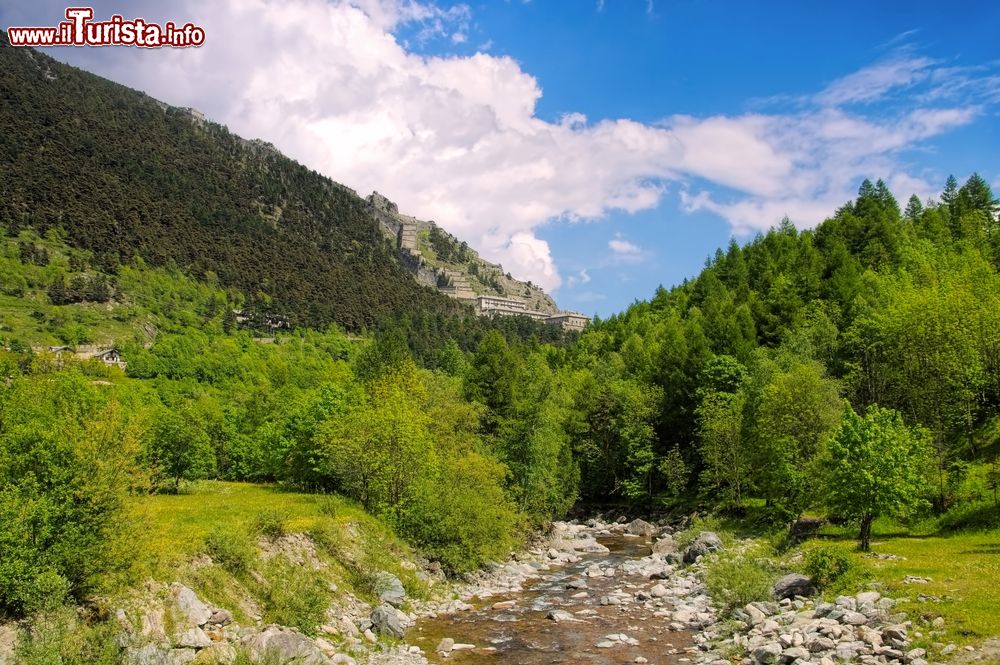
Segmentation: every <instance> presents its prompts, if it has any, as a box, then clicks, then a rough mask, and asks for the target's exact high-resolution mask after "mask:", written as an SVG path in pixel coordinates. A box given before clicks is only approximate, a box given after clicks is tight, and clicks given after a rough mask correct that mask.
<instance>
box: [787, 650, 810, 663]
mask: <svg viewBox="0 0 1000 665" xmlns="http://www.w3.org/2000/svg"><path fill="white" fill-rule="evenodd" d="M781 656H782V658H785V659H788V660H790V661H792V660H797V659H801V660H809V656H810V653H809V652H808V651H806V650H805V649H803V648H802V647H789V648H787V649H785V650H784V651H782V652H781Z"/></svg>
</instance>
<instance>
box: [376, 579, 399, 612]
mask: <svg viewBox="0 0 1000 665" xmlns="http://www.w3.org/2000/svg"><path fill="white" fill-rule="evenodd" d="M375 591H376V592H377V593H378V597H379V600H382V601H385V602H387V603H389V604H390V605H395V606H397V607H398V606H400V605H402V604H403V599H404V598H406V589H404V588H403V583H402V582H400V581H399V578H398V577H396V576H395V575H393V574H392V573H386V572H381V573H379V574H378V575H376V576H375Z"/></svg>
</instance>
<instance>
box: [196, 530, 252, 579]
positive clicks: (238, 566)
mask: <svg viewBox="0 0 1000 665" xmlns="http://www.w3.org/2000/svg"><path fill="white" fill-rule="evenodd" d="M205 552H206V553H207V554H208V555H209V556H210V557H212V560H213V561H214V562H215V563H217V564H219V565H220V566H222V567H223V568H225V569H226V570H228V571H229V572H231V573H233V574H234V575H237V574H240V573H244V572H246V571H248V570H249V569H250V566H251V565H252V564H253V560H254V550H253V544H252V543H251V542H250V539H249V538H248V537H247V536H245V535H243V534H241V533H237V532H234V531H228V530H226V529H223V528H222V527H216V528H215V529H214V530H213V531H212V532H211V533H209V534H208V536H207V537H206V538H205Z"/></svg>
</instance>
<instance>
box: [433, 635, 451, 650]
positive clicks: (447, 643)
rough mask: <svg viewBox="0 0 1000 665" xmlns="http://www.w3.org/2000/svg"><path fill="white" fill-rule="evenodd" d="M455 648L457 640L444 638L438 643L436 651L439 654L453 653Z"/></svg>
mask: <svg viewBox="0 0 1000 665" xmlns="http://www.w3.org/2000/svg"><path fill="white" fill-rule="evenodd" d="M454 648H455V640H453V639H452V638H450V637H444V638H442V639H441V641H440V642H438V645H437V649H436V651H437V652H438V653H451V650H452V649H454Z"/></svg>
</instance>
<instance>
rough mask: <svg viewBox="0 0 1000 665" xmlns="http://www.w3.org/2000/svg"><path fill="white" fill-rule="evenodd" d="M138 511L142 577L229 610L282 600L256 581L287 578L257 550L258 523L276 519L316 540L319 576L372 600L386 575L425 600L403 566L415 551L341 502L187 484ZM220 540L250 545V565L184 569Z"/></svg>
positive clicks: (270, 488) (144, 502)
mask: <svg viewBox="0 0 1000 665" xmlns="http://www.w3.org/2000/svg"><path fill="white" fill-rule="evenodd" d="M136 508H137V511H138V512H139V514H140V516H141V519H142V520H143V523H144V524H145V525H146V526H147V528H146V529H145V530H144V532H145V533H144V537H143V538H142V539H141V543H139V546H138V551H139V556H140V561H139V568H140V571H141V573H142V574H143V575H145V576H150V577H153V578H154V579H159V580H163V581H172V580H180V581H183V582H185V583H187V584H190V585H191V586H192V588H194V589H195V591H198V592H202V593H205V594H207V597H208V598H209V599H212V600H214V601H215V602H218V603H220V604H222V605H224V606H227V607H230V608H231V609H234V607H233V603H235V602H236V600H237V599H238V598H239V596H240V594H241V593H244V594H249V595H251V596H255V597H257V596H259V598H258V599H259V600H263V601H264V604H265V605H266V604H268V602H269V601H274V600H282V599H281V598H278V597H277V596H278V595H280V594H276V593H275V592H274V591H273V590H268V589H267V588H264V587H261V586H260V585H259V584H258V583H256V582H255V577H256V576H255V575H253V574H251V571H254V572H257V573H260V572H263V573H264V577H265V578H268V579H269V578H271V577H274V575H272V573H274V574H279V573H280V575H278V577H282V576H283V577H288V576H287V575H284V573H282V570H281V567H280V566H277V565H264V564H263V562H261V561H260V560H259V559H257V557H256V546H255V545H254V543H255V542H256V540H257V538H258V537H261V536H264V537H266V536H265V534H262V533H261V524H262V522H263V523H267V524H269V523H270V522H273V521H274V516H276V515H280V518H281V530H282V531H284V532H285V533H307V534H310V535H312V536H313V540H314V542H315V544H316V549H317V552H318V555H319V557H320V559H321V560H322V561H323V562H324V563H326V564H327V565H328V568H327V569H326V570H325V572H324V573H323V574H322V576H323V577H324V578H326V579H327V580H328V581H332V582H335V583H336V584H337V586H338V587H341V588H343V589H345V590H350V591H352V592H353V593H355V594H357V595H358V596H360V597H362V598H365V599H367V600H374V593H373V589H372V584H371V581H372V579H373V577H374V575H375V574H376V573H378V572H380V571H387V572H390V573H393V574H394V575H396V576H397V577H399V579H400V580H401V581H402V582H403V585H404V587H406V590H407V593H408V594H409V595H410V596H416V597H422V596H425V595H426V593H427V589H426V586H425V585H424V583H423V582H421V581H420V580H418V579H417V577H416V574H415V572H414V570H411V569H410V567H408V566H404V565H403V562H405V561H409V560H412V558H413V553H412V552H411V550H410V548H409V547H408V546H407V545H406V544H405V543H403V541H401V540H400V539H399V538H397V537H396V535H395V534H394V533H393V531H392V529H390V528H389V527H388V526H387V525H386V524H385V523H383V522H382V521H381V520H379V519H377V518H375V517H373V516H371V515H369V514H368V513H366V512H365V511H364V510H363V509H362V508H361V507H360V506H359V505H357V504H355V503H354V502H352V501H349V500H347V499H344V498H343V497H340V496H336V495H318V494H306V493H302V492H292V491H287V490H284V489H283V488H281V487H280V486H277V485H267V484H252V483H230V482H221V481H202V482H197V483H189V484H186V485H182V490H181V493H180V494H178V495H169V494H160V495H153V496H148V497H143V498H141V499H139V500H138V505H137V506H136ZM271 530H272V531H273V529H271ZM220 535H224V536H225V537H226V538H221V537H220ZM272 535H275V534H273V533H272ZM220 540H221V541H222V544H226V541H229V544H232V546H233V549H234V550H235V549H238V548H237V547H236V546H237V545H239V544H240V542H241V541H242V542H246V543H247V545H248V546H249V547H250V548H251V557H252V558H251V561H250V562H249V564H248V565H247V566H244V565H242V563H241V565H233V564H232V562H229V565H213V566H210V567H208V568H200V569H192V568H190V567H188V566H187V565H186V564H187V562H189V561H190V560H191V559H192V558H194V557H195V556H196V555H198V554H200V553H205V552H207V551H209V550H211V549H212V547H211V546H212V544H215V546H216V547H217V548H218V547H220V544H219V541H220ZM223 549H225V548H223ZM236 558H237V559H239V557H236ZM218 563H220V564H225V562H223V561H219V562H218ZM238 563H240V562H238ZM286 581H288V582H289V583H290V582H291V581H292V580H291V578H288V579H287V580H286ZM300 582H301V580H300ZM300 586H301V585H300ZM286 600H287V599H286ZM279 604H280V605H282V608H283V610H284V608H287V611H289V612H294V613H299V614H308V612H306V610H303V609H302V608H297V607H295V606H294V604H288V603H284V602H282V603H279ZM275 614H280V611H275Z"/></svg>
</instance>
